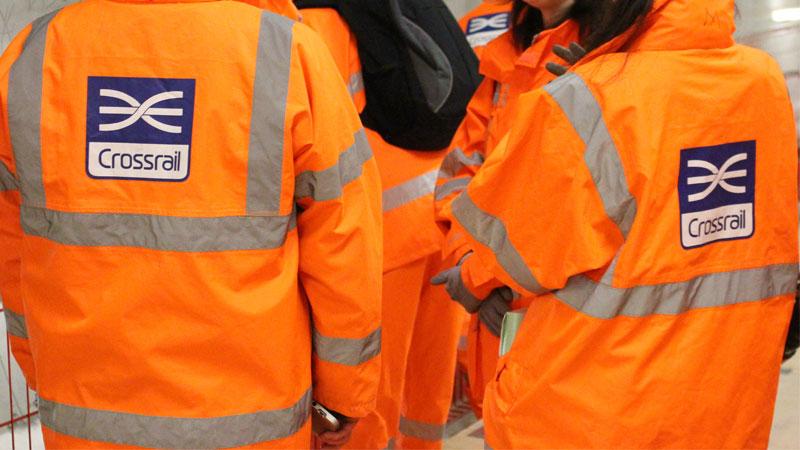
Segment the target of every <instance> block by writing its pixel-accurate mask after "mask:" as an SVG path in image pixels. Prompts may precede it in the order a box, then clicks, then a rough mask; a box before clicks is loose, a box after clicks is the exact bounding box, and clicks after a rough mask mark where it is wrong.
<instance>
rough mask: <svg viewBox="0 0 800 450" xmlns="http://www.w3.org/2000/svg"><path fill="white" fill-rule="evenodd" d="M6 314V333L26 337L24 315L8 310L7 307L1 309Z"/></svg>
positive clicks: (26, 328) (26, 330)
mask: <svg viewBox="0 0 800 450" xmlns="http://www.w3.org/2000/svg"><path fill="white" fill-rule="evenodd" d="M3 314H5V316H6V333H8V334H10V335H12V336H16V337H20V338H23V339H28V327H27V326H26V325H25V317H24V316H22V315H20V314H17V313H15V312H14V311H10V310H9V309H8V308H6V309H4V310H3Z"/></svg>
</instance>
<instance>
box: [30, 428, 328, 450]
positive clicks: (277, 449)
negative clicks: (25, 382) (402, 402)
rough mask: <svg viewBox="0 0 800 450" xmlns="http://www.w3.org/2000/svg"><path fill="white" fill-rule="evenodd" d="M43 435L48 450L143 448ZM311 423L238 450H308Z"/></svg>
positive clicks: (48, 431)
mask: <svg viewBox="0 0 800 450" xmlns="http://www.w3.org/2000/svg"><path fill="white" fill-rule="evenodd" d="M42 435H43V436H44V441H45V443H46V444H47V445H46V446H47V449H48V450H137V449H139V450H140V449H141V447H132V446H130V445H119V444H110V443H108V442H92V441H87V440H84V439H77V438H74V437H72V436H67V435H64V434H60V433H57V432H55V431H53V430H51V429H49V428H47V427H42ZM312 439H313V435H312V434H311V423H310V421H309V423H306V424H305V425H304V426H303V428H302V429H301V430H300V431H299V432H298V433H297V434H295V435H293V436H290V437H288V438H283V439H276V440H274V441H268V442H262V443H259V444H256V445H247V446H243V447H238V450H267V449H269V450H273V449H274V450H281V449H307V448H310V446H309V443H310V442H311V441H312Z"/></svg>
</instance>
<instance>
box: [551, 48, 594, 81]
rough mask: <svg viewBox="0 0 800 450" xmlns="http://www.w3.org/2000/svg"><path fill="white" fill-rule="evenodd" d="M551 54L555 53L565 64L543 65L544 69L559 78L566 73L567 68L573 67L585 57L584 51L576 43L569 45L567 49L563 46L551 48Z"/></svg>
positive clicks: (552, 63)
mask: <svg viewBox="0 0 800 450" xmlns="http://www.w3.org/2000/svg"><path fill="white" fill-rule="evenodd" d="M553 53H555V54H556V56H558V57H559V58H561V59H563V60H564V61H565V62H566V63H567V64H566V65H562V64H556V63H554V62H549V63H547V64H545V68H546V69H547V71H548V72H550V73H552V74H553V75H555V76H559V77H560V76H561V75H564V74H565V73H567V71H568V70H569V68H570V67H572V66H574V65H575V64H576V63H577V62H578V61H580V60H581V58H583V57H584V56H586V49H584V48H583V47H581V46H580V44H578V43H577V42H573V43H571V44H569V48H567V47H564V46H563V45H555V46H553Z"/></svg>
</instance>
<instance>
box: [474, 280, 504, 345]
mask: <svg viewBox="0 0 800 450" xmlns="http://www.w3.org/2000/svg"><path fill="white" fill-rule="evenodd" d="M496 292H497V290H495V293H496ZM510 309H511V307H510V306H508V303H506V301H505V300H503V299H502V298H500V296H499V295H497V294H494V295H493V296H491V297H489V298H487V299H486V300H484V302H483V304H481V309H480V310H479V311H478V318H479V319H480V320H481V322H483V324H484V325H486V328H488V329H489V331H490V332H491V333H492V334H493V335H495V336H498V337H499V336H500V329H501V328H502V325H503V316H504V315H505V313H506V312H507V311H508V310H510Z"/></svg>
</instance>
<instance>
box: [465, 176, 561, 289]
mask: <svg viewBox="0 0 800 450" xmlns="http://www.w3.org/2000/svg"><path fill="white" fill-rule="evenodd" d="M453 215H454V216H455V218H456V220H458V222H459V223H460V224H461V226H463V227H464V229H465V230H466V231H467V232H468V233H469V234H470V235H471V236H472V237H473V239H475V240H476V241H478V242H480V243H481V244H483V245H485V246H486V247H488V248H489V249H491V250H492V252H493V253H494V255H495V257H496V258H497V262H498V263H499V264H500V266H501V267H502V268H503V270H505V271H506V273H508V275H510V276H511V278H513V279H514V281H516V282H517V283H519V285H520V286H522V287H523V288H525V289H526V290H528V291H530V292H532V293H534V294H543V293H545V292H547V289H544V288H543V287H542V285H541V284H540V283H539V280H537V279H536V277H535V276H534V275H533V272H532V271H531V269H530V268H529V267H528V265H527V264H526V263H525V261H524V260H523V259H522V255H520V253H519V251H517V249H516V248H515V247H514V244H513V243H512V242H511V240H510V239H509V237H508V230H507V229H506V225H505V224H504V223H503V221H502V220H500V218H498V217H495V216H493V215H491V214H489V213H487V212H485V211H483V210H482V209H480V208H479V207H478V205H476V204H475V203H474V202H473V201H472V198H470V196H469V191H465V192H463V193H461V195H459V196H458V198H456V199H455V201H453Z"/></svg>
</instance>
